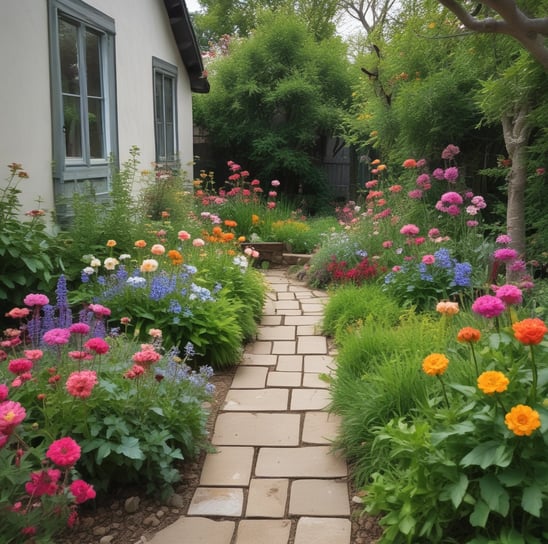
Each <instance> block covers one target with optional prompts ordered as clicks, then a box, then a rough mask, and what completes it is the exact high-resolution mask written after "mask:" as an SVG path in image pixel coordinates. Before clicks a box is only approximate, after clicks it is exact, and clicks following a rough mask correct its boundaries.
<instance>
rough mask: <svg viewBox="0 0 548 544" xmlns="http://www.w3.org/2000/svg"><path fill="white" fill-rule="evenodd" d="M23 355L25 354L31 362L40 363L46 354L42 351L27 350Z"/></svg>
mask: <svg viewBox="0 0 548 544" xmlns="http://www.w3.org/2000/svg"><path fill="white" fill-rule="evenodd" d="M23 353H24V354H25V357H26V358H27V359H30V360H31V361H39V360H40V359H41V358H42V357H43V355H44V352H43V351H42V350H41V349H26V350H24V352H23Z"/></svg>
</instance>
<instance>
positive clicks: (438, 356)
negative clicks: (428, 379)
mask: <svg viewBox="0 0 548 544" xmlns="http://www.w3.org/2000/svg"><path fill="white" fill-rule="evenodd" d="M448 365H449V359H448V358H447V357H446V356H445V355H443V353H431V354H430V355H428V356H427V357H425V358H424V360H423V362H422V369H423V370H424V372H425V373H426V374H428V375H429V376H441V375H442V374H443V373H444V372H445V371H446V370H447V367H448Z"/></svg>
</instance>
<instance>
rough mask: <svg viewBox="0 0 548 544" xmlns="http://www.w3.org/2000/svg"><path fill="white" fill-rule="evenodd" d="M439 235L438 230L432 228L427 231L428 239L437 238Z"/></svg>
mask: <svg viewBox="0 0 548 544" xmlns="http://www.w3.org/2000/svg"><path fill="white" fill-rule="evenodd" d="M439 235H440V230H439V229H436V228H433V229H430V230H429V231H428V238H437V237H438V236H439Z"/></svg>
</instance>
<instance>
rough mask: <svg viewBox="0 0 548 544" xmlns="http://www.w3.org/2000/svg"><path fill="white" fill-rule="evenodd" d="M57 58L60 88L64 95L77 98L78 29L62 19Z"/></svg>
mask: <svg viewBox="0 0 548 544" xmlns="http://www.w3.org/2000/svg"><path fill="white" fill-rule="evenodd" d="M59 56H60V60H61V88H62V90H63V92H64V93H70V94H75V95H78V96H79V95H80V74H79V68H78V29H77V27H76V26H75V25H73V24H71V23H69V22H68V21H65V20H64V19H59Z"/></svg>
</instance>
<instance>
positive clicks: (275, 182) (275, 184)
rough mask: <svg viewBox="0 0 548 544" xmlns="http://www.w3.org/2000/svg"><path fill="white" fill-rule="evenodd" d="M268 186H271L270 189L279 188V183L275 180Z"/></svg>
mask: <svg viewBox="0 0 548 544" xmlns="http://www.w3.org/2000/svg"><path fill="white" fill-rule="evenodd" d="M270 185H272V187H279V186H280V181H279V180H277V179H273V180H272V181H271V182H270Z"/></svg>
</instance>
